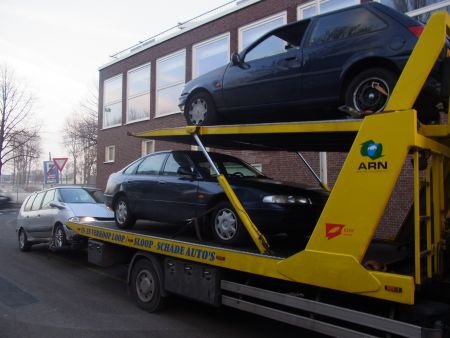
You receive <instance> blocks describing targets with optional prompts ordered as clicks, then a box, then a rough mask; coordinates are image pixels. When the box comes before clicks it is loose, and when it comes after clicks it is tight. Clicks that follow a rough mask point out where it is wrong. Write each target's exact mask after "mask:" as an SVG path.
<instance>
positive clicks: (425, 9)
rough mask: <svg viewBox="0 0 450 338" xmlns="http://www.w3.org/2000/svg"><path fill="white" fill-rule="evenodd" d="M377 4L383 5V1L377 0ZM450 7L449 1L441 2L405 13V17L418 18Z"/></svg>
mask: <svg viewBox="0 0 450 338" xmlns="http://www.w3.org/2000/svg"><path fill="white" fill-rule="evenodd" d="M375 1H376V2H379V3H381V0H375ZM447 6H450V1H449V0H443V1H440V2H436V3H434V4H430V5H428V6H424V7H421V8H418V9H415V10H412V11H409V12H406V13H404V14H405V15H408V16H411V17H414V16H418V15H422V14H425V13H428V12H431V11H435V10H438V9H441V8H444V7H447Z"/></svg>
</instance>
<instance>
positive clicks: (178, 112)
mask: <svg viewBox="0 0 450 338" xmlns="http://www.w3.org/2000/svg"><path fill="white" fill-rule="evenodd" d="M175 114H181V111H177V112H174V113H166V114H161V115H155V117H153V119H158V118H160V117H166V116H170V115H175Z"/></svg>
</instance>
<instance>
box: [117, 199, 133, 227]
mask: <svg viewBox="0 0 450 338" xmlns="http://www.w3.org/2000/svg"><path fill="white" fill-rule="evenodd" d="M114 220H115V221H116V225H117V227H118V228H119V229H131V228H132V227H133V225H134V223H135V222H136V218H135V217H134V216H133V215H132V214H131V211H130V207H129V204H128V200H127V198H126V197H125V196H121V197H119V198H118V199H117V201H116V203H115V204H114Z"/></svg>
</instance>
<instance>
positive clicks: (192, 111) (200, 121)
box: [184, 92, 217, 126]
mask: <svg viewBox="0 0 450 338" xmlns="http://www.w3.org/2000/svg"><path fill="white" fill-rule="evenodd" d="M184 116H185V118H186V122H187V124H188V125H196V126H205V125H213V124H216V123H217V113H216V107H215V105H214V102H213V100H212V98H211V96H210V95H209V94H208V93H206V92H199V93H194V94H193V95H192V97H191V98H189V99H188V102H187V105H186V108H185V110H184Z"/></svg>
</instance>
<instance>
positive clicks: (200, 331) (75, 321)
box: [0, 210, 318, 338]
mask: <svg viewBox="0 0 450 338" xmlns="http://www.w3.org/2000/svg"><path fill="white" fill-rule="evenodd" d="M16 212H17V211H16V210H0V337H2V338H7V337H14V338H16V337H20V338H26V337H49V338H50V337H58V338H59V337H77V338H80V337H108V338H109V337H127V338H129V337H154V338H165V337H167V338H169V337H170V338H177V337H180V338H181V337H182V338H225V337H233V338H240V337H242V338H244V337H245V338H251V337H255V338H256V337H257V338H264V337H267V338H269V337H270V338H271V337H277V338H279V337H283V338H289V337H296V338H299V337H314V336H315V337H318V336H317V335H314V334H313V333H311V332H309V331H304V330H300V329H298V328H296V327H292V326H289V325H287V324H283V323H279V322H275V321H271V320H268V319H265V318H262V317H258V316H255V315H252V314H248V313H243V312H240V311H238V310H235V309H231V308H223V309H221V310H217V309H214V308H211V307H208V306H205V305H202V304H199V303H196V302H193V301H188V300H183V299H180V298H176V297H173V298H172V299H171V301H170V304H169V306H168V307H167V308H166V309H165V310H164V311H162V312H159V313H156V314H150V313H147V312H145V311H143V310H141V309H140V308H138V307H137V306H136V305H135V304H134V302H133V300H132V299H131V298H130V297H129V296H128V295H127V292H126V282H125V278H126V276H125V273H126V267H116V268H110V269H102V268H97V267H95V266H93V265H90V264H89V263H87V257H86V253H85V252H73V251H67V252H61V253H54V252H51V251H49V250H48V249H47V248H46V246H44V245H36V246H33V247H32V249H31V251H29V252H21V251H19V249H18V245H17V238H16V233H15V226H16Z"/></svg>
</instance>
